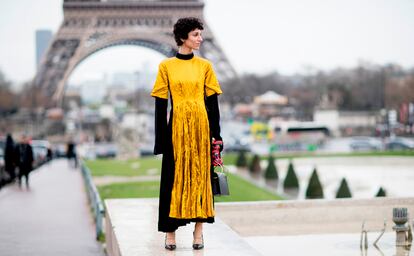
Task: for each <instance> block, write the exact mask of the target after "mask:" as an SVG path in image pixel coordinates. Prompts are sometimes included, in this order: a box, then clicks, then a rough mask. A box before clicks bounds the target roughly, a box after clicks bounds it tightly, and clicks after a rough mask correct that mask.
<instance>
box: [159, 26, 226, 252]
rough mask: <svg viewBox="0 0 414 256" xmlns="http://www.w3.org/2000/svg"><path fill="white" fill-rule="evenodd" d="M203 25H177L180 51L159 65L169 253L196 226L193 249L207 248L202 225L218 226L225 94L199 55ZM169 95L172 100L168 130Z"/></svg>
mask: <svg viewBox="0 0 414 256" xmlns="http://www.w3.org/2000/svg"><path fill="white" fill-rule="evenodd" d="M202 30H203V24H202V23H201V22H200V20H198V19H197V18H182V19H179V20H178V21H177V23H176V24H175V25H174V38H175V41H176V43H177V45H178V47H179V50H178V53H177V55H176V56H175V57H172V58H169V59H166V60H164V61H162V62H161V64H160V65H159V71H158V75H157V79H156V81H155V84H154V88H153V90H152V93H151V96H153V97H155V147H154V154H163V160H162V171H161V184H160V199H159V216H158V230H159V231H161V232H165V233H166V237H165V248H166V249H168V250H174V249H175V248H176V244H175V231H176V230H177V229H178V227H179V226H183V225H186V224H188V223H190V222H196V224H195V229H194V232H193V248H194V249H196V250H197V249H202V248H203V247H204V241H203V236H202V232H203V223H204V222H207V223H213V222H214V206H213V203H214V202H213V194H212V189H211V176H212V171H213V167H212V165H211V151H210V147H211V146H210V144H211V141H212V139H214V140H216V141H219V142H220V144H222V142H221V140H222V139H221V137H220V126H219V120H220V115H219V108H218V98H217V96H218V95H219V94H221V93H222V91H221V89H220V85H219V83H218V81H217V78H216V75H215V73H214V70H213V68H212V65H211V63H210V62H209V61H207V60H205V59H203V58H200V57H197V56H194V53H193V51H194V50H198V49H199V48H200V45H201V42H202V41H203V39H202V35H201V31H202ZM168 94H170V98H171V106H172V108H171V111H170V118H169V122H168V125H167V106H168ZM221 149H222V147H221Z"/></svg>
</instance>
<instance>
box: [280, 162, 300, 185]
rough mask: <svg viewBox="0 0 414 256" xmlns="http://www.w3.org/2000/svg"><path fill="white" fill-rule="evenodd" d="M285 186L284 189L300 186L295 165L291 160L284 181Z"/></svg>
mask: <svg viewBox="0 0 414 256" xmlns="http://www.w3.org/2000/svg"><path fill="white" fill-rule="evenodd" d="M283 188H284V189H291V188H299V181H298V177H297V176H296V173H295V168H294V167H293V163H292V161H290V162H289V167H288V171H287V174H286V178H285V180H284V181H283Z"/></svg>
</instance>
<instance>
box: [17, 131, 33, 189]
mask: <svg viewBox="0 0 414 256" xmlns="http://www.w3.org/2000/svg"><path fill="white" fill-rule="evenodd" d="M17 152H18V156H19V157H18V159H19V161H18V166H19V176H18V178H19V186H21V185H22V177H23V176H24V177H25V178H26V186H27V187H29V174H30V172H31V171H32V170H33V149H32V146H30V144H29V137H27V136H26V135H22V137H21V140H20V144H19V145H18V146H17Z"/></svg>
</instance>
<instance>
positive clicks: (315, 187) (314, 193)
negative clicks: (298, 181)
mask: <svg viewBox="0 0 414 256" xmlns="http://www.w3.org/2000/svg"><path fill="white" fill-rule="evenodd" d="M306 198H309V199H313V198H323V188H322V185H321V182H320V181H319V177H318V173H317V172H316V168H314V169H313V172H312V176H311V178H310V180H309V184H308V188H307V189H306Z"/></svg>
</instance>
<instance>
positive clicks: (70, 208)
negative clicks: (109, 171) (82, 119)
mask: <svg viewBox="0 0 414 256" xmlns="http://www.w3.org/2000/svg"><path fill="white" fill-rule="evenodd" d="M0 255H2V256H11V255H13V256H25V255H31V256H32V255H33V256H36V255H42V256H48V255H74V256H75V255H76V256H79V255H82V256H89V255H90V256H103V255H105V254H104V252H103V249H102V246H101V245H100V243H99V242H97V241H96V240H95V228H94V222H93V219H92V215H91V213H90V210H89V205H88V201H87V197H86V192H85V188H84V185H83V180H82V176H81V173H80V171H79V170H75V169H70V168H69V166H68V164H67V161H66V160H65V159H57V160H54V161H52V162H51V163H49V164H46V165H44V166H42V167H40V168H39V169H38V170H36V171H34V172H32V173H31V175H30V188H29V189H27V188H26V184H25V182H24V181H23V184H22V187H21V188H19V186H18V185H17V183H16V184H11V185H8V186H6V187H4V188H3V189H1V190H0Z"/></svg>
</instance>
